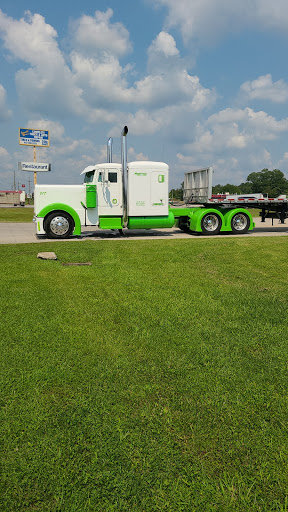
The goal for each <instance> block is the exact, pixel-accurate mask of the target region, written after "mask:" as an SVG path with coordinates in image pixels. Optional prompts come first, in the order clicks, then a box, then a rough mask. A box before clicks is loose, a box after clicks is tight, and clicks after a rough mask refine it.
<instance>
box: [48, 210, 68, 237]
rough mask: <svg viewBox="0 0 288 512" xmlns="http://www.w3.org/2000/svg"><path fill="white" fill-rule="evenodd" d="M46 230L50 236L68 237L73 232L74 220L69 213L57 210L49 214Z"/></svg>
mask: <svg viewBox="0 0 288 512" xmlns="http://www.w3.org/2000/svg"><path fill="white" fill-rule="evenodd" d="M44 230H45V231H46V233H47V236H48V238H60V239H61V238H68V237H69V236H71V234H72V233H73V230H74V221H73V219H72V217H71V215H69V213H66V212H61V211H55V212H52V213H49V215H47V217H46V219H45V221H44Z"/></svg>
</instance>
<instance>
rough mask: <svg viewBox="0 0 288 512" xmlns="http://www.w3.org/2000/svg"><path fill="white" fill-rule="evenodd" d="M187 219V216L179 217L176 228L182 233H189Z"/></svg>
mask: <svg viewBox="0 0 288 512" xmlns="http://www.w3.org/2000/svg"><path fill="white" fill-rule="evenodd" d="M187 222H188V219H187V217H179V221H178V228H179V229H181V231H184V233H189V227H188V225H187Z"/></svg>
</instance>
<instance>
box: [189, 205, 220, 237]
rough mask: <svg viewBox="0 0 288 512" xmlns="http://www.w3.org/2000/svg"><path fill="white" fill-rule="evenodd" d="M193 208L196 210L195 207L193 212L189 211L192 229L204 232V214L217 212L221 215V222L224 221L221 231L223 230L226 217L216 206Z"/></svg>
mask: <svg viewBox="0 0 288 512" xmlns="http://www.w3.org/2000/svg"><path fill="white" fill-rule="evenodd" d="M193 210H194V208H193V209H191V212H190V213H189V217H190V226H189V227H190V231H196V232H197V233H201V232H202V229H201V220H202V219H203V217H204V215H206V214H207V213H216V214H217V215H219V217H220V219H221V222H222V227H221V231H222V229H223V224H224V217H223V214H222V212H220V211H219V210H217V209H216V208H195V211H193Z"/></svg>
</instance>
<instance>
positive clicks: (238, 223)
mask: <svg viewBox="0 0 288 512" xmlns="http://www.w3.org/2000/svg"><path fill="white" fill-rule="evenodd" d="M247 222H248V221H247V217H246V215H244V214H243V213H238V214H237V215H235V216H234V217H233V221H232V226H233V228H234V229H235V230H236V231H243V229H245V228H246V227H247Z"/></svg>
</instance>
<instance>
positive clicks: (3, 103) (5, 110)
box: [0, 84, 12, 122]
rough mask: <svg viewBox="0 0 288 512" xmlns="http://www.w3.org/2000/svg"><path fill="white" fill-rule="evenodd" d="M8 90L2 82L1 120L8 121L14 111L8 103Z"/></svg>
mask: <svg viewBox="0 0 288 512" xmlns="http://www.w3.org/2000/svg"><path fill="white" fill-rule="evenodd" d="M6 96H7V95H6V90H5V89H4V87H3V85H2V84H0V122H1V121H7V120H8V119H10V118H11V116H12V111H11V110H9V108H8V107H7V104H6V101H7V100H6Z"/></svg>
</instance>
